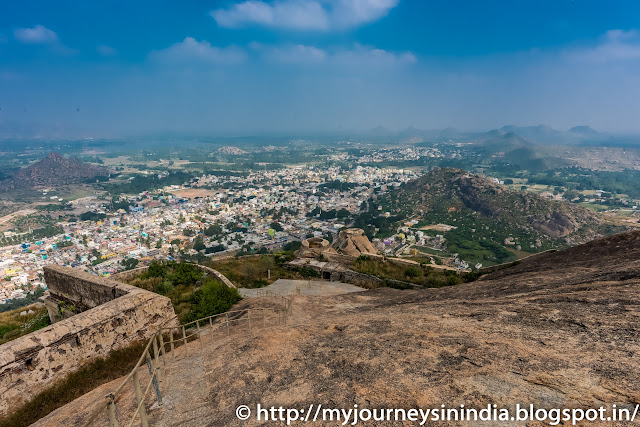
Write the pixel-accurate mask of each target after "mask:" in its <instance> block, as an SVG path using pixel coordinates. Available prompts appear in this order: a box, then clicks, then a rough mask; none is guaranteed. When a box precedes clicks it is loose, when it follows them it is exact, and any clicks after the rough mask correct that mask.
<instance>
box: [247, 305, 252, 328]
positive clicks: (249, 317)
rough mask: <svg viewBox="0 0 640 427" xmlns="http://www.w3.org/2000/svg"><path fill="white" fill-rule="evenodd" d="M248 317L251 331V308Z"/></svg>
mask: <svg viewBox="0 0 640 427" xmlns="http://www.w3.org/2000/svg"><path fill="white" fill-rule="evenodd" d="M247 319H248V320H249V332H251V309H249V310H247Z"/></svg>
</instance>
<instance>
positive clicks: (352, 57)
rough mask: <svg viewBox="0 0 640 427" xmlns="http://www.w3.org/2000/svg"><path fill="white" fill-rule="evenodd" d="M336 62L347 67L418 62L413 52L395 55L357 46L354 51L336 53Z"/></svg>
mask: <svg viewBox="0 0 640 427" xmlns="http://www.w3.org/2000/svg"><path fill="white" fill-rule="evenodd" d="M334 56H335V60H336V61H337V62H339V63H340V64H343V65H346V66H365V67H372V66H375V67H389V66H397V65H405V64H413V63H415V62H417V61H418V59H417V58H416V56H415V55H414V54H413V53H411V52H403V53H393V52H389V51H387V50H383V49H377V48H374V47H367V46H362V45H359V44H357V45H356V46H355V47H354V48H353V49H350V50H342V51H338V52H336V54H335V55H334Z"/></svg>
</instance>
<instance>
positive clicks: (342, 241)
mask: <svg viewBox="0 0 640 427" xmlns="http://www.w3.org/2000/svg"><path fill="white" fill-rule="evenodd" d="M334 246H335V248H336V250H337V251H338V252H340V253H343V254H345V255H349V256H352V257H359V256H360V255H376V254H377V253H378V250H377V249H376V248H375V246H373V245H372V244H371V242H370V241H369V238H368V237H367V236H366V235H365V234H364V230H363V229H361V228H349V229H347V230H342V231H340V233H339V234H338V238H337V239H336V242H335V244H334Z"/></svg>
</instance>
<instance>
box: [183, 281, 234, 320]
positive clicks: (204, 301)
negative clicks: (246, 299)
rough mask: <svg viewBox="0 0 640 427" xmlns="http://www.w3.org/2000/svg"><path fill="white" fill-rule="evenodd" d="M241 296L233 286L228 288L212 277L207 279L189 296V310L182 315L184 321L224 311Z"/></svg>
mask: <svg viewBox="0 0 640 427" xmlns="http://www.w3.org/2000/svg"><path fill="white" fill-rule="evenodd" d="M241 299H242V298H241V297H240V294H239V293H238V290H237V289H235V288H229V287H227V286H226V285H224V284H222V283H219V282H217V281H215V280H213V279H208V280H206V281H205V283H204V284H203V285H202V287H201V288H200V289H198V290H197V291H195V292H194V293H193V294H192V295H191V298H190V302H191V304H193V306H192V308H191V311H190V312H189V313H188V314H187V315H186V316H184V319H183V321H184V322H192V321H194V320H197V319H201V318H203V317H208V316H213V315H214V314H220V313H224V312H225V311H227V310H229V309H230V308H231V307H232V306H233V305H234V304H235V303H237V302H238V301H240V300H241Z"/></svg>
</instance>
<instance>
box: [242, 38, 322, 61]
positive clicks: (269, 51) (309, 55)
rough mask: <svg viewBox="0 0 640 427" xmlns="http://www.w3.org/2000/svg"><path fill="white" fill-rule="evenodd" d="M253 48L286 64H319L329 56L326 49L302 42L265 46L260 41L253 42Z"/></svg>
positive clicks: (269, 57)
mask: <svg viewBox="0 0 640 427" xmlns="http://www.w3.org/2000/svg"><path fill="white" fill-rule="evenodd" d="M251 48H253V49H254V50H256V51H259V52H260V53H261V54H262V56H263V57H264V58H266V59H267V60H269V61H273V62H280V63H284V64H318V63H322V62H324V61H325V60H326V59H327V57H328V54H327V52H326V51H325V50H323V49H320V48H317V47H314V46H305V45H302V44H296V45H285V46H265V45H262V44H260V43H252V44H251Z"/></svg>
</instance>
